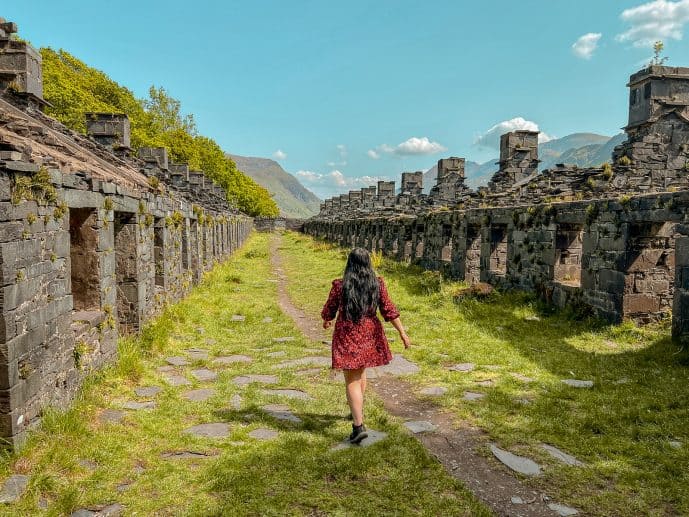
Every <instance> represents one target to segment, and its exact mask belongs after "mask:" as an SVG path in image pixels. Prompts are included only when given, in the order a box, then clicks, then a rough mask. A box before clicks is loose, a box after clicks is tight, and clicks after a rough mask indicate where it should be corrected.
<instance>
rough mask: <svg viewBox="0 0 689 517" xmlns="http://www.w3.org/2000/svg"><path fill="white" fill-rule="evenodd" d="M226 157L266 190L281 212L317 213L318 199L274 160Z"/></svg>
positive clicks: (292, 214) (283, 213)
mask: <svg viewBox="0 0 689 517" xmlns="http://www.w3.org/2000/svg"><path fill="white" fill-rule="evenodd" d="M229 156H230V158H232V159H233V160H234V162H235V163H236V164H237V169H239V170H240V171H242V172H243V173H244V174H246V175H247V176H249V177H250V178H251V179H253V180H254V181H255V182H256V183H258V184H259V185H261V186H262V187H264V188H266V189H268V191H269V192H270V193H271V194H272V195H273V199H274V200H275V202H276V203H277V205H278V207H279V208H280V215H284V216H286V217H298V218H306V217H311V216H312V215H316V214H317V213H318V211H319V209H320V201H321V200H320V199H318V197H316V195H315V194H314V193H313V192H311V191H310V190H307V189H306V188H304V186H303V185H302V184H301V183H299V180H298V179H297V178H295V177H294V176H292V175H291V174H289V173H288V172H286V171H285V170H284V169H283V168H282V167H280V164H279V163H277V162H276V161H275V160H270V159H268V158H255V157H253V156H238V155H236V154H230V155H229Z"/></svg>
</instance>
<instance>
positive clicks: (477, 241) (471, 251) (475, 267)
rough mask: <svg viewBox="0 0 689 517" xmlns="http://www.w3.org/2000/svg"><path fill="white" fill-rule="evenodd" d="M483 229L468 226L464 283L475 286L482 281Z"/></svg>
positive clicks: (476, 226)
mask: <svg viewBox="0 0 689 517" xmlns="http://www.w3.org/2000/svg"><path fill="white" fill-rule="evenodd" d="M481 241H482V239H481V227H480V226H478V225H469V226H467V249H466V254H465V256H464V281H465V282H468V283H470V284H475V283H476V282H479V281H480V280H481Z"/></svg>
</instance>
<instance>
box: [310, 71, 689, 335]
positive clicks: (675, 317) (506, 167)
mask: <svg viewBox="0 0 689 517" xmlns="http://www.w3.org/2000/svg"><path fill="white" fill-rule="evenodd" d="M628 87H629V122H628V124H627V126H626V128H625V131H626V133H627V141H626V142H624V143H623V144H621V145H620V146H618V147H617V148H616V149H615V150H614V153H613V156H612V161H611V163H606V164H601V166H600V167H596V168H578V167H575V166H569V165H565V164H559V165H557V166H556V167H555V168H553V169H550V170H546V171H543V172H541V173H539V172H538V162H539V160H538V133H537V132H534V131H515V132H511V133H507V134H505V135H502V138H501V140H500V161H499V162H498V164H497V165H498V167H499V169H498V171H497V172H496V173H495V174H494V175H493V178H492V179H491V181H490V182H489V184H488V186H487V187H482V188H480V189H479V190H478V191H477V192H475V191H470V190H469V189H467V188H466V187H465V186H464V167H463V166H464V162H463V160H462V159H461V158H454V157H453V158H448V159H444V160H440V161H439V162H438V177H437V184H436V185H435V186H434V187H433V189H432V190H431V192H430V195H424V194H422V193H421V186H422V185H421V182H422V181H423V177H422V176H421V175H418V174H417V175H416V176H410V175H409V174H407V173H405V174H403V175H402V183H403V186H402V190H401V192H400V193H399V194H397V195H396V196H395V197H394V198H393V197H392V193H391V191H390V189H388V188H385V189H383V188H381V187H383V186H384V183H383V182H381V183H379V184H378V191H377V199H376V200H374V202H373V206H374V208H373V209H370V208H366V207H362V206H361V205H360V204H358V203H356V202H355V201H354V200H355V199H357V196H356V195H355V194H356V193H355V192H350V193H349V195H348V196H346V195H345V196H340V197H339V198H335V199H331V200H326V201H325V202H324V203H323V204H322V205H321V212H320V214H319V215H318V216H316V217H314V218H312V219H310V220H308V221H306V223H305V231H306V232H307V233H309V234H311V235H314V236H317V237H321V238H324V239H328V240H331V241H335V242H338V243H340V244H342V245H344V246H362V247H366V248H367V249H369V250H372V251H380V252H382V253H384V254H385V255H386V256H388V257H392V258H395V259H397V260H404V261H409V262H412V263H415V264H419V265H421V266H422V267H425V268H427V269H431V270H438V271H442V272H443V273H445V274H447V275H449V276H451V277H452V278H456V279H462V280H466V281H468V282H478V281H483V282H489V283H491V284H494V285H496V286H500V287H504V288H519V289H524V290H528V291H532V292H536V293H538V294H539V295H540V296H541V297H543V298H544V299H546V300H548V301H550V302H552V303H554V304H556V305H558V306H560V307H564V306H574V307H576V308H577V309H580V310H585V311H591V312H593V313H595V314H597V315H598V316H600V317H602V318H605V319H607V320H608V321H610V322H619V321H621V320H622V319H624V318H630V319H634V320H636V321H639V322H649V321H653V320H658V319H661V318H666V317H670V316H671V317H672V323H673V334H674V335H675V336H677V337H680V336H687V335H689V237H688V236H687V235H688V233H687V232H688V231H689V226H687V221H688V220H689V68H675V67H668V66H649V67H647V68H645V69H643V70H641V71H639V72H638V73H636V74H634V75H632V76H631V78H630V81H629V84H628ZM393 191H394V187H393ZM359 195H360V194H359ZM335 200H337V201H335Z"/></svg>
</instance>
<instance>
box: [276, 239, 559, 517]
mask: <svg viewBox="0 0 689 517" xmlns="http://www.w3.org/2000/svg"><path fill="white" fill-rule="evenodd" d="M279 243H280V236H279V235H274V236H273V239H272V240H271V246H270V258H271V264H272V266H273V271H274V272H275V273H276V276H277V278H278V283H277V288H278V304H279V306H280V308H281V310H282V311H283V312H284V313H285V314H286V315H287V316H289V317H290V318H291V319H292V320H293V321H294V323H295V325H296V326H297V328H299V330H301V332H302V333H303V334H304V335H306V336H307V337H308V338H309V339H311V340H313V341H316V342H325V343H330V338H329V336H327V335H326V334H325V332H324V331H323V330H322V328H321V326H320V320H319V319H318V318H317V317H316V316H317V315H307V314H306V313H304V312H303V311H302V310H301V309H299V308H298V307H296V306H295V305H294V304H293V303H292V301H291V299H290V297H289V294H288V292H287V279H286V277H285V275H284V273H282V258H281V256H280V254H279V250H278V248H279ZM398 357H400V358H401V356H398ZM402 359H404V358H402ZM407 363H409V364H407ZM410 365H413V366H410ZM474 367H475V366H474V365H473V364H470V363H464V364H461V365H456V366H455V367H454V368H451V369H453V370H456V371H458V372H469V371H471V370H473V369H474ZM417 368H418V366H416V365H414V364H413V363H411V362H410V361H408V360H406V359H404V360H398V361H397V364H396V365H395V366H394V367H393V368H390V369H388V372H386V371H385V369H383V368H379V369H377V370H382V371H379V372H373V370H374V369H372V373H374V375H370V376H369V379H371V382H370V383H369V385H370V386H371V387H372V388H373V389H374V390H375V392H376V393H377V394H378V395H379V396H380V398H381V399H382V400H383V402H384V405H385V408H386V409H387V410H388V411H389V412H390V413H391V414H393V415H394V416H397V417H400V418H401V419H403V420H405V421H413V422H419V421H423V422H424V424H423V426H424V427H425V426H428V425H429V424H430V425H432V426H434V429H433V431H432V432H419V433H416V434H415V436H416V437H417V439H419V440H420V441H421V443H422V444H423V445H424V446H425V447H426V448H427V449H428V450H429V452H430V453H431V454H432V455H433V456H435V457H436V458H437V459H438V461H440V463H441V464H442V465H443V466H444V467H445V469H446V470H447V472H448V473H449V474H450V475H452V476H453V477H455V478H457V479H459V480H460V481H461V482H462V483H464V485H466V486H467V488H469V489H470V490H471V491H472V492H473V493H474V494H475V495H476V496H477V497H478V498H479V499H480V500H481V501H482V502H484V503H485V504H486V505H487V506H488V507H489V508H490V509H491V510H492V511H493V512H495V513H496V514H497V515H503V516H512V517H521V516H525V517H526V516H538V517H540V516H549V517H552V516H554V515H562V514H561V513H559V512H560V511H562V508H560V507H561V506H562V505H557V504H556V503H550V505H551V506H550V507H549V505H548V504H547V503H546V501H548V500H549V498H548V497H547V496H546V495H545V494H543V493H541V492H540V491H538V490H535V489H533V488H531V487H529V486H528V485H526V484H525V483H524V482H522V481H521V480H520V479H519V478H518V477H516V476H515V475H513V474H512V472H511V470H509V469H508V468H507V467H505V466H504V465H502V464H501V463H500V462H498V461H497V459H494V458H490V457H486V454H485V451H486V448H487V447H489V441H488V437H487V436H486V433H484V432H483V431H482V430H480V429H478V428H474V427H471V426H469V425H468V424H466V423H462V426H461V427H458V426H457V422H456V421H455V418H454V417H453V416H452V415H451V414H449V413H447V412H446V411H445V410H443V409H442V408H440V407H438V406H437V405H435V404H433V401H432V400H431V398H432V396H441V395H443V394H444V393H445V390H443V389H442V387H431V388H430V389H429V388H424V389H422V390H421V396H420V397H417V396H416V395H415V390H416V389H417V388H414V387H413V386H412V385H411V384H409V383H408V382H407V381H405V380H404V379H403V377H402V376H403V375H406V374H410V373H414V372H415V371H418V370H416V369H417ZM367 373H368V371H367ZM375 373H377V374H378V375H375ZM482 395H483V394H482ZM369 434H371V431H369ZM374 436H376V437H377V438H378V439H380V437H378V436H377V435H375V434H374ZM370 443H375V442H374V441H373V440H372V441H371V442H370ZM348 447H356V446H352V445H351V444H349V443H348V442H346V441H345V442H342V443H340V444H338V445H336V446H335V447H333V449H331V450H333V451H337V450H340V449H344V448H348ZM506 452H508V451H506ZM489 454H490V453H489ZM513 501H520V502H519V503H515V502H513ZM555 507H557V509H556V508H555Z"/></svg>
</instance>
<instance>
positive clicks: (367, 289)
mask: <svg viewBox="0 0 689 517" xmlns="http://www.w3.org/2000/svg"><path fill="white" fill-rule="evenodd" d="M379 296H380V287H379V286H378V278H377V277H376V273H375V272H374V271H373V266H371V256H370V255H369V254H368V251H366V250H365V249H363V248H354V249H353V250H352V251H351V252H350V253H349V258H347V266H346V267H345V271H344V278H343V281H342V312H343V316H344V319H345V320H347V321H353V322H354V323H358V322H359V320H361V318H362V316H364V315H365V314H366V313H368V312H369V311H374V312H375V310H376V309H377V308H378V298H379Z"/></svg>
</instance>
